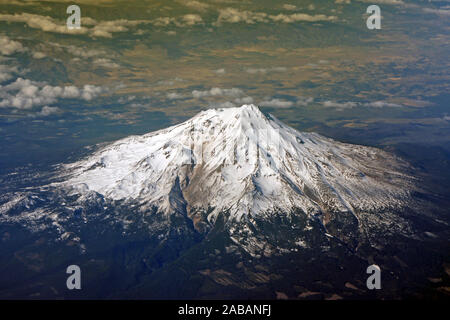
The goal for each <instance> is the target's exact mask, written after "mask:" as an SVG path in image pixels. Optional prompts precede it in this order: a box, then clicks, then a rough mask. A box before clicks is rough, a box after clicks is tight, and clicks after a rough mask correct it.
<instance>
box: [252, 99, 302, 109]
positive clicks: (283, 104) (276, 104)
mask: <svg viewBox="0 0 450 320" xmlns="http://www.w3.org/2000/svg"><path fill="white" fill-rule="evenodd" d="M259 105H260V106H261V107H272V108H290V107H292V106H293V105H294V103H293V102H292V101H287V100H282V99H271V100H264V101H261V102H260V103H259Z"/></svg>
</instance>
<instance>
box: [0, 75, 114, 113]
mask: <svg viewBox="0 0 450 320" xmlns="http://www.w3.org/2000/svg"><path fill="white" fill-rule="evenodd" d="M105 91H106V90H105V89H104V88H102V87H98V86H93V85H85V86H84V87H83V88H81V89H79V88H77V87H75V86H64V87H59V86H50V85H47V84H44V83H41V82H35V81H31V80H29V79H22V78H18V79H16V81H14V82H12V83H10V84H8V85H6V86H0V99H1V100H0V107H3V108H17V109H31V108H33V107H37V106H45V105H51V104H54V103H56V102H57V101H58V100H59V99H83V100H86V101H89V100H92V99H93V98H95V97H97V96H98V95H99V94H101V93H103V92H105Z"/></svg>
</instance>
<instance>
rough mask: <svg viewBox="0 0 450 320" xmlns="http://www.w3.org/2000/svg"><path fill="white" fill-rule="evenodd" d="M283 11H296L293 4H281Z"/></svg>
mask: <svg viewBox="0 0 450 320" xmlns="http://www.w3.org/2000/svg"><path fill="white" fill-rule="evenodd" d="M283 9H286V10H290V11H294V10H297V6H294V5H293V4H283Z"/></svg>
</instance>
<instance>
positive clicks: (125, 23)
mask: <svg viewBox="0 0 450 320" xmlns="http://www.w3.org/2000/svg"><path fill="white" fill-rule="evenodd" d="M0 21H7V22H21V23H25V24H27V25H28V26H29V27H30V28H33V29H40V30H42V31H46V32H53V33H62V34H87V35H89V36H91V37H103V38H111V37H112V34H113V33H116V32H125V31H128V30H129V28H130V27H134V26H137V25H139V24H143V23H150V21H147V20H126V19H119V20H110V21H96V20H94V19H92V18H89V17H82V19H81V28H79V29H68V28H67V26H66V24H65V22H64V21H57V20H55V19H53V18H52V17H49V16H41V15H37V14H30V13H20V14H0ZM87 26H88V27H87Z"/></svg>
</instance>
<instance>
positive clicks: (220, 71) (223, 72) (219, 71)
mask: <svg viewBox="0 0 450 320" xmlns="http://www.w3.org/2000/svg"><path fill="white" fill-rule="evenodd" d="M214 72H215V73H216V74H225V73H226V71H225V69H223V68H222V69H217V70H215V71H214Z"/></svg>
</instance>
